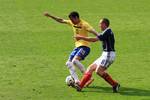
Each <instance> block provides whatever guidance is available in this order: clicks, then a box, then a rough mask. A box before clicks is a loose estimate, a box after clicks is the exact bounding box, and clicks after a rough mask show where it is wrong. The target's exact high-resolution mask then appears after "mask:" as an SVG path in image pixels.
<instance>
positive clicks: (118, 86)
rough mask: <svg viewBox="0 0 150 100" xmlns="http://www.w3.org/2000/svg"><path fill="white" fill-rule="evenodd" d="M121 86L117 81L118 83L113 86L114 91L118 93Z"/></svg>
mask: <svg viewBox="0 0 150 100" xmlns="http://www.w3.org/2000/svg"><path fill="white" fill-rule="evenodd" d="M119 88H120V84H119V83H117V85H116V86H114V87H113V88H112V89H113V92H114V93H117V92H118V91H119Z"/></svg>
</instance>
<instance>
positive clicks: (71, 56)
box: [69, 48, 79, 61]
mask: <svg viewBox="0 0 150 100" xmlns="http://www.w3.org/2000/svg"><path fill="white" fill-rule="evenodd" d="M78 51H79V48H74V49H73V51H72V52H71V53H70V55H69V61H72V59H73V58H74V57H75V55H76V54H77V52H78Z"/></svg>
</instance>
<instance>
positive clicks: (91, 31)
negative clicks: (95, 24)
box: [88, 29, 98, 36]
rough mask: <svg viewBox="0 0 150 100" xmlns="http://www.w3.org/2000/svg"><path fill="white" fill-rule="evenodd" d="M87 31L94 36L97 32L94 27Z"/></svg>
mask: <svg viewBox="0 0 150 100" xmlns="http://www.w3.org/2000/svg"><path fill="white" fill-rule="evenodd" d="M88 32H90V33H92V34H93V35H95V36H98V32H97V31H95V29H92V30H89V31H88Z"/></svg>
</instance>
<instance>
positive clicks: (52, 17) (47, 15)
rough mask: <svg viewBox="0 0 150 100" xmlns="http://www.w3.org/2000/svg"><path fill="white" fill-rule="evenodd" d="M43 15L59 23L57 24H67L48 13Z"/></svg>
mask: <svg viewBox="0 0 150 100" xmlns="http://www.w3.org/2000/svg"><path fill="white" fill-rule="evenodd" d="M44 15H45V16H46V17H48V18H51V19H53V20H55V21H57V22H59V23H64V24H67V22H66V21H65V20H64V19H62V18H60V17H57V16H53V15H51V14H49V13H48V12H45V13H44Z"/></svg>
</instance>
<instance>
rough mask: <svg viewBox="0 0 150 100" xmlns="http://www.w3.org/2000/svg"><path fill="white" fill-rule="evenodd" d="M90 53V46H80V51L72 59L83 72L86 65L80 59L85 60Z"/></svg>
mask: <svg viewBox="0 0 150 100" xmlns="http://www.w3.org/2000/svg"><path fill="white" fill-rule="evenodd" d="M89 53H90V48H89V47H85V46H82V47H79V50H78V52H77V53H76V55H75V57H74V58H73V60H72V62H73V64H74V65H76V66H77V67H78V68H79V69H80V71H81V72H82V73H84V72H85V67H84V65H83V64H82V63H81V62H80V61H81V60H84V59H85V58H86V56H87V55H88V54H89Z"/></svg>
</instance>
